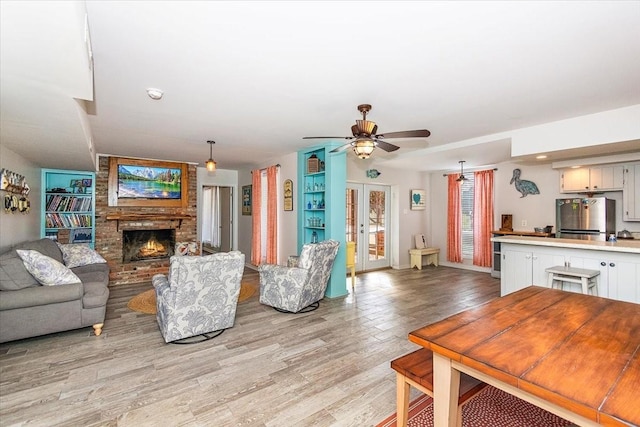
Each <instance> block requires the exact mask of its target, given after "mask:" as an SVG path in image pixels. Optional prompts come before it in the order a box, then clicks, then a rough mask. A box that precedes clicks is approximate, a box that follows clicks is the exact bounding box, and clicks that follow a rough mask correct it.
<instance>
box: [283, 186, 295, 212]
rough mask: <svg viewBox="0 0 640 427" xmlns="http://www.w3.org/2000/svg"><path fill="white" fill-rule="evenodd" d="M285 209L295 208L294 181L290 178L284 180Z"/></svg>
mask: <svg viewBox="0 0 640 427" xmlns="http://www.w3.org/2000/svg"><path fill="white" fill-rule="evenodd" d="M284 210H285V212H286V211H292V210H293V181H292V180H290V179H287V180H285V181H284Z"/></svg>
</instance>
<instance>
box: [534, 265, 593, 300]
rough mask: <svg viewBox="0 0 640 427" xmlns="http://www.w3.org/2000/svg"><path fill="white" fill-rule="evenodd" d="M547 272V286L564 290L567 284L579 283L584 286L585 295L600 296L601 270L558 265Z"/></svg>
mask: <svg viewBox="0 0 640 427" xmlns="http://www.w3.org/2000/svg"><path fill="white" fill-rule="evenodd" d="M545 271H546V272H547V286H549V287H550V288H555V287H556V285H557V286H558V289H562V288H563V286H564V283H565V282H568V283H578V284H580V285H581V286H582V293H583V294H589V293H590V294H591V295H596V296H597V295H598V281H599V280H600V271H599V270H587V269H584V268H573V267H565V266H564V265H556V266H555V267H550V268H547V269H546V270H545Z"/></svg>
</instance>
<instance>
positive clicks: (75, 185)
mask: <svg viewBox="0 0 640 427" xmlns="http://www.w3.org/2000/svg"><path fill="white" fill-rule="evenodd" d="M82 181H83V180H82V179H72V180H71V183H70V186H71V189H72V192H73V193H76V194H84V187H83V183H82Z"/></svg>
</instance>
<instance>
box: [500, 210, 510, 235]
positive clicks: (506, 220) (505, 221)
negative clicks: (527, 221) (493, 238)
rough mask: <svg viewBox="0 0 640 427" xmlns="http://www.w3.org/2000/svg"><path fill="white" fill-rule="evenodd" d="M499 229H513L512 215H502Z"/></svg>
mask: <svg viewBox="0 0 640 427" xmlns="http://www.w3.org/2000/svg"><path fill="white" fill-rule="evenodd" d="M500 231H513V215H511V214H504V215H502V225H501V226H500Z"/></svg>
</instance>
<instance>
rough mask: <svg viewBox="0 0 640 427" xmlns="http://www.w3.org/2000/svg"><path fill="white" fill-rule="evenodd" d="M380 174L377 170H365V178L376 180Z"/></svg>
mask: <svg viewBox="0 0 640 427" xmlns="http://www.w3.org/2000/svg"><path fill="white" fill-rule="evenodd" d="M380 175H382V173H381V172H380V171H379V170H378V169H367V178H377V177H379V176H380Z"/></svg>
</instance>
